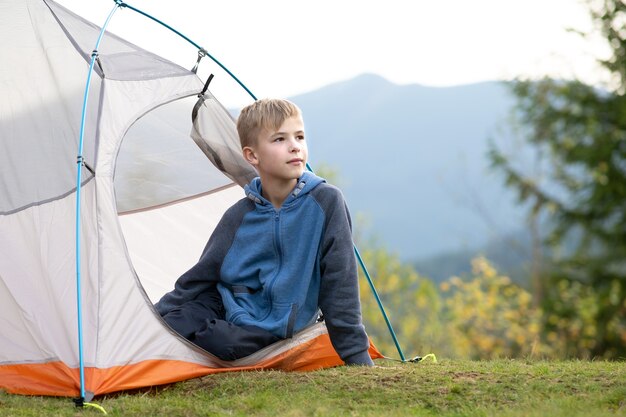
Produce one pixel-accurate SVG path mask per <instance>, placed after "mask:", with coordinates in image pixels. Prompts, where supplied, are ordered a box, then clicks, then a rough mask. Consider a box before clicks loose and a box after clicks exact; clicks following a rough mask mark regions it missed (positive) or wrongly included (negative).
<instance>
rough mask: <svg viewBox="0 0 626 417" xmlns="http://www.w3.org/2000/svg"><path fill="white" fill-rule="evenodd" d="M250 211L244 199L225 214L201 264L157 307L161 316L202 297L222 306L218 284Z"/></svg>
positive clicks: (182, 278) (183, 277)
mask: <svg viewBox="0 0 626 417" xmlns="http://www.w3.org/2000/svg"><path fill="white" fill-rule="evenodd" d="M249 209H250V202H249V200H248V199H243V200H240V201H239V202H238V203H236V204H235V205H233V206H232V207H231V208H229V209H228V210H227V211H226V213H224V216H222V219H221V220H220V222H219V223H218V224H217V226H216V227H215V230H214V231H213V233H212V234H211V237H210V238H209V241H208V242H207V244H206V246H205V247H204V250H203V251H202V255H201V256H200V260H199V261H198V263H196V264H195V265H194V266H192V267H191V269H189V270H188V271H187V272H185V273H184V274H183V275H181V276H180V278H178V280H177V281H176V283H175V284H174V289H173V290H172V291H170V292H168V293H167V294H165V295H164V296H163V297H161V299H160V300H159V301H158V302H157V303H156V304H155V305H154V307H155V308H156V310H157V312H158V313H159V314H160V315H161V316H163V315H165V314H167V313H168V312H169V311H171V310H172V309H174V308H176V307H178V306H180V305H182V304H184V303H186V302H188V301H191V300H195V299H196V298H198V297H200V296H202V297H207V296H208V297H210V298H211V299H213V298H215V300H217V304H216V305H221V298H220V295H219V292H218V291H217V283H218V282H219V280H220V269H221V268H222V260H223V259H224V257H225V256H226V253H227V252H228V250H229V249H230V246H231V245H232V243H233V239H234V236H235V233H236V232H237V229H238V228H239V225H240V224H241V222H242V220H243V216H244V215H245V213H247V211H248V210H249Z"/></svg>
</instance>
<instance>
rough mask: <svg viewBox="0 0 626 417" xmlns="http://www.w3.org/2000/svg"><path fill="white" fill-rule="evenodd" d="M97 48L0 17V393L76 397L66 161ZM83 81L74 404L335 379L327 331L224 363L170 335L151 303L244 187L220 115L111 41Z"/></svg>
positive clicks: (86, 31)
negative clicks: (161, 388)
mask: <svg viewBox="0 0 626 417" xmlns="http://www.w3.org/2000/svg"><path fill="white" fill-rule="evenodd" d="M99 32H100V29H99V28H98V27H97V26H95V25H94V24H92V23H90V22H87V21H85V20H84V19H82V18H80V17H79V16H77V15H75V14H73V13H71V12H70V11H68V10H66V9H64V8H63V7H61V6H59V5H58V4H56V3H54V2H53V1H51V0H6V1H3V2H1V3H0V63H1V65H0V92H1V94H0V388H4V389H7V390H9V391H10V392H18V393H27V394H47V395H76V394H77V393H79V392H80V391H79V389H80V386H79V378H78V369H77V368H78V366H79V352H78V342H77V340H78V330H77V327H78V325H77V303H76V271H75V259H76V250H75V215H76V174H77V173H76V169H77V161H76V158H77V152H78V137H79V129H80V115H81V110H82V96H83V91H84V88H85V85H84V83H85V80H86V78H87V70H88V67H89V65H88V63H89V60H90V57H91V53H92V48H93V47H94V45H95V42H96V39H97V37H98V34H99ZM94 70H95V73H94V76H93V77H92V85H91V94H90V96H89V102H88V112H87V118H86V125H85V143H84V152H83V155H84V161H85V166H84V167H83V168H82V169H83V172H82V177H83V179H84V181H83V186H82V187H81V197H82V198H81V204H82V209H81V231H80V233H81V239H80V240H81V277H82V279H81V282H82V284H81V286H82V297H81V301H82V318H83V326H82V329H83V335H84V336H83V340H84V349H83V354H84V365H85V369H86V387H85V388H86V389H87V390H88V391H92V392H93V393H96V394H98V393H105V392H111V391H116V390H121V389H126V388H134V387H140V386H146V385H155V384H160V383H166V382H172V381H176V380H181V379H185V378H189V377H192V376H198V375H203V374H207V373H210V372H214V371H216V369H217V370H219V369H224V368H230V369H245V368H246V367H255V368H256V367H281V368H282V369H313V368H315V367H320V366H332V365H337V364H340V363H341V361H340V360H339V359H338V357H337V356H336V354H335V353H334V351H333V350H332V347H330V343H329V342H328V340H327V335H326V336H324V335H325V333H326V332H325V328H324V326H323V325H320V326H315V327H313V328H311V329H310V330H309V331H307V332H304V333H302V334H300V335H297V337H295V338H294V339H292V340H286V341H283V342H281V343H278V344H276V345H273V346H271V347H270V348H267V349H264V350H262V351H260V352H258V353H256V354H255V355H252V356H250V357H248V358H244V359H241V360H239V361H234V362H230V363H226V362H222V361H219V360H218V359H217V358H215V357H213V356H212V355H210V354H208V353H207V352H204V351H202V350H201V349H199V348H197V347H195V346H193V345H192V344H190V343H189V342H187V341H186V340H184V339H183V338H181V337H179V336H178V335H176V334H175V333H174V332H172V331H171V330H170V329H169V328H167V326H166V325H165V324H164V322H163V321H162V320H161V318H160V317H159V316H158V314H157V313H156V312H155V310H154V308H153V307H152V302H154V301H156V300H157V299H158V298H159V297H160V296H161V295H162V294H163V293H165V292H166V291H168V290H169V289H171V288H172V286H173V283H174V281H175V280H176V278H177V277H178V276H179V275H180V274H181V273H182V272H184V271H185V270H186V269H188V268H189V267H190V266H191V265H192V264H193V263H195V261H196V259H197V258H198V257H199V255H200V253H201V250H202V248H203V246H204V244H205V242H206V240H207V239H208V237H209V235H210V233H211V232H212V230H213V228H214V227H215V225H216V223H217V221H218V220H219V218H220V217H221V215H222V213H223V212H224V210H225V209H226V208H227V207H228V206H230V205H231V204H232V203H233V202H234V201H236V200H237V199H239V198H241V197H242V195H243V192H242V190H241V188H240V187H239V186H238V185H237V184H236V183H238V184H243V183H245V182H247V181H248V180H249V179H250V178H251V177H252V176H254V175H255V173H254V171H253V170H252V168H251V167H250V166H249V165H247V164H246V163H245V162H244V161H243V159H242V158H241V155H240V152H239V151H238V144H237V135H236V130H235V125H234V121H233V120H232V118H231V116H230V115H229V114H228V112H227V111H226V109H224V108H223V107H222V106H221V104H219V103H218V102H217V100H215V98H214V97H213V96H212V95H211V94H210V93H209V92H207V93H206V94H205V95H204V96H202V97H201V99H200V100H198V101H197V103H196V100H197V99H196V96H197V95H198V93H199V92H200V91H201V90H202V87H203V83H202V81H201V80H200V79H199V78H198V77H197V76H196V75H195V74H193V73H192V72H190V71H189V70H187V69H185V68H182V67H180V66H178V65H176V64H173V63H171V62H168V61H166V60H164V59H162V58H160V57H159V56H157V55H154V54H152V53H150V52H147V51H144V50H142V49H141V48H138V47H137V46H135V45H132V44H130V43H128V42H126V41H124V40H123V39H121V38H119V37H117V36H115V35H113V34H111V33H106V34H105V36H104V38H103V42H102V44H101V46H100V50H99V55H98V59H97V65H96V66H95V69H94ZM192 111H193V115H194V120H193V125H192V121H191V120H190V119H191V117H190V115H191V114H192ZM323 337H326V339H323ZM318 340H322V341H321V342H317V341H318ZM324 340H325V341H324ZM304 345H306V352H308V353H306V354H301V353H298V355H296V356H293V355H292V356H289V355H287V356H286V352H291V351H293V350H294V346H304ZM303 352H304V350H303ZM307 354H308V355H309V357H306V355H307Z"/></svg>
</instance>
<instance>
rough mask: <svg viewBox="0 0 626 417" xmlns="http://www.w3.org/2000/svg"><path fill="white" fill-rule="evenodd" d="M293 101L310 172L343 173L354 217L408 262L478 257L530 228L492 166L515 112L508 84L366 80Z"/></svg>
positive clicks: (369, 77) (343, 185)
mask: <svg viewBox="0 0 626 417" xmlns="http://www.w3.org/2000/svg"><path fill="white" fill-rule="evenodd" d="M291 99H292V100H293V101H294V102H295V103H297V104H298V105H299V106H300V107H301V108H302V110H303V113H304V119H305V125H306V129H307V135H308V141H309V155H310V156H309V160H310V162H311V165H312V166H313V168H314V169H315V166H316V164H318V165H319V164H327V165H330V166H331V167H333V168H335V169H337V170H338V172H339V176H340V178H341V181H342V182H341V184H340V186H341V188H342V190H343V191H344V194H345V196H346V199H347V201H348V204H349V206H350V208H351V211H352V212H353V214H356V213H366V214H367V217H368V219H369V222H368V223H369V227H368V228H369V229H371V230H369V232H370V233H372V234H374V235H376V236H377V237H378V238H379V240H380V241H382V243H383V244H384V245H385V246H386V247H387V248H388V249H390V250H391V251H394V252H397V253H398V254H399V255H400V256H401V257H402V258H403V259H406V260H418V259H426V258H430V257H432V256H438V255H442V254H445V253H450V252H457V253H458V252H463V251H468V250H469V251H473V250H474V249H475V248H478V247H481V246H482V245H486V244H487V243H488V242H490V241H491V242H493V241H494V239H495V240H497V239H498V238H499V237H500V236H505V235H511V234H512V233H519V231H520V230H522V229H524V210H523V208H522V207H521V206H519V204H517V203H516V201H515V196H514V193H513V192H512V191H511V190H508V189H506V188H505V187H504V185H503V181H502V178H501V177H499V176H498V175H496V174H494V173H492V172H491V171H490V169H489V161H488V159H487V145H488V139H489V138H490V137H494V136H498V135H496V129H497V128H498V126H499V125H501V124H503V123H504V121H505V118H506V117H507V115H508V114H509V111H510V109H511V107H512V105H513V104H514V100H513V97H512V95H511V93H510V91H509V90H508V87H507V86H506V85H505V83H503V82H484V83H478V84H470V85H464V86H457V87H445V88H441V87H425V86H420V85H396V84H393V83H390V82H388V81H387V80H385V79H383V78H381V77H379V76H376V75H369V74H368V75H362V76H359V77H356V78H354V79H352V80H348V81H344V82H338V83H335V84H331V85H329V86H326V87H324V88H321V89H319V90H316V91H313V92H310V93H306V94H302V95H299V96H296V97H292V98H291ZM505 131H506V130H505ZM500 137H501V136H500Z"/></svg>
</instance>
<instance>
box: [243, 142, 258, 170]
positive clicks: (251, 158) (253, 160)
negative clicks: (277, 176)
mask: <svg viewBox="0 0 626 417" xmlns="http://www.w3.org/2000/svg"><path fill="white" fill-rule="evenodd" d="M241 152H242V153H243V158H244V159H245V160H246V161H248V163H249V164H250V165H252V166H256V165H257V164H258V163H259V160H258V158H257V156H256V153H255V152H254V149H252V148H251V147H249V146H246V147H244V148H243V149H242V150H241Z"/></svg>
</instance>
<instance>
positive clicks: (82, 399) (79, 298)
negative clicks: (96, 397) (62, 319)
mask: <svg viewBox="0 0 626 417" xmlns="http://www.w3.org/2000/svg"><path fill="white" fill-rule="evenodd" d="M118 7H119V3H117V2H116V3H115V7H113V9H112V10H111V12H110V13H109V16H108V17H107V19H106V21H105V23H104V25H103V26H102V29H101V30H100V34H99V35H98V40H97V41H96V45H95V47H94V50H93V52H92V54H91V62H90V63H89V71H88V72H87V82H86V85H85V94H84V97H83V110H82V114H81V120H80V136H79V140H78V156H77V158H76V163H77V169H76V304H77V315H78V362H79V372H80V398H79V399H78V400H77V401H76V405H77V406H80V407H82V406H83V405H84V403H85V363H84V358H83V309H82V288H81V253H80V232H81V213H80V210H81V192H80V191H81V186H82V167H83V165H84V164H85V161H84V158H83V144H84V139H85V119H86V115H87V102H88V99H89V87H90V85H91V74H92V73H93V67H94V63H95V62H96V59H97V58H98V48H99V46H100V42H101V41H102V37H103V35H104V32H105V30H106V27H107V26H108V24H109V21H110V20H111V18H112V17H113V13H115V11H116V10H117V8H118ZM89 400H90V399H89ZM89 400H88V401H89Z"/></svg>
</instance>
